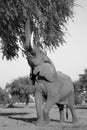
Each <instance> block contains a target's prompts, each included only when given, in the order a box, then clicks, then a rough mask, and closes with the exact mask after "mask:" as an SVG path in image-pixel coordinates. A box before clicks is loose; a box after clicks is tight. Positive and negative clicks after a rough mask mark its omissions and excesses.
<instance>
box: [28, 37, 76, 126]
mask: <svg viewBox="0 0 87 130" xmlns="http://www.w3.org/2000/svg"><path fill="white" fill-rule="evenodd" d="M31 39H32V38H31ZM31 48H32V49H31V51H30V52H29V55H28V54H27V60H28V63H29V65H30V66H31V70H32V71H31V72H32V74H31V75H32V80H33V78H34V81H35V102H36V111H37V118H38V121H37V123H36V124H37V125H45V124H47V123H49V111H50V109H51V108H52V107H53V106H54V105H55V104H56V105H58V104H67V106H68V107H69V109H70V111H71V114H72V121H73V122H77V116H76V112H75V109H74V87H73V82H72V80H71V79H70V77H68V76H66V75H65V74H63V73H61V72H57V71H56V69H55V67H54V64H53V63H52V61H51V60H50V59H49V58H48V56H47V55H46V54H45V53H44V52H42V50H41V49H40V48H38V47H37V46H36V45H33V47H31ZM43 95H45V97H47V100H46V104H45V106H44V108H42V96H43ZM62 108H63V107H62ZM62 113H63V109H61V111H60V115H61V119H62V118H63V117H62V116H63V114H62Z"/></svg>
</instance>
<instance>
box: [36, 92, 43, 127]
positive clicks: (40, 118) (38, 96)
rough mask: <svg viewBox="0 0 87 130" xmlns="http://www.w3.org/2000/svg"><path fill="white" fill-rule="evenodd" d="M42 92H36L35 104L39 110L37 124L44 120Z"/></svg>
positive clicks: (37, 110)
mask: <svg viewBox="0 0 87 130" xmlns="http://www.w3.org/2000/svg"><path fill="white" fill-rule="evenodd" d="M42 100H43V99H42V94H41V92H39V91H36V92H35V104H36V112H37V122H34V123H35V124H36V125H37V124H38V123H40V122H42V121H43V111H42Z"/></svg>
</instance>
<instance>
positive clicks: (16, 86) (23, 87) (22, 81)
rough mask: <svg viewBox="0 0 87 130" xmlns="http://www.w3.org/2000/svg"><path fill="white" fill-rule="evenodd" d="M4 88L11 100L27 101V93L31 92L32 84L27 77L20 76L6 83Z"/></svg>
mask: <svg viewBox="0 0 87 130" xmlns="http://www.w3.org/2000/svg"><path fill="white" fill-rule="evenodd" d="M6 89H7V90H8V92H9V94H10V95H11V102H12V103H15V102H26V104H27V103H28V102H29V94H32V93H33V86H32V84H31V81H30V79H29V77H20V78H18V79H15V80H14V81H13V82H12V83H10V84H7V85H6Z"/></svg>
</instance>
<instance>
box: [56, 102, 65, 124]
mask: <svg viewBox="0 0 87 130" xmlns="http://www.w3.org/2000/svg"><path fill="white" fill-rule="evenodd" d="M57 106H58V108H59V114H60V122H61V123H62V122H64V105H63V104H57Z"/></svg>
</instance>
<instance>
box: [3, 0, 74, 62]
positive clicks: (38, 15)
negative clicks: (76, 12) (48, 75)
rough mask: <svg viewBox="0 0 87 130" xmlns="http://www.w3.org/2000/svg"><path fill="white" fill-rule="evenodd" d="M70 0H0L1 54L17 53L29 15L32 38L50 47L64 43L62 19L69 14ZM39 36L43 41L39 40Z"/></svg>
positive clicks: (72, 3) (10, 55)
mask: <svg viewBox="0 0 87 130" xmlns="http://www.w3.org/2000/svg"><path fill="white" fill-rule="evenodd" d="M73 6H74V0H0V38H1V51H2V53H3V57H4V56H5V57H6V58H7V59H8V60H9V59H12V58H15V57H18V51H19V46H18V40H19V42H20V43H21V45H23V44H24V42H25V23H26V19H27V17H28V16H29V18H30V26H31V28H32V30H33V31H34V34H35V37H34V38H35V42H36V43H37V44H38V45H39V46H41V47H42V48H43V46H45V47H48V48H50V49H53V48H56V47H57V46H59V45H61V44H63V43H64V35H65V33H64V30H63V28H65V23H67V20H68V19H69V18H72V16H73ZM41 39H43V43H42V42H41Z"/></svg>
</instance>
